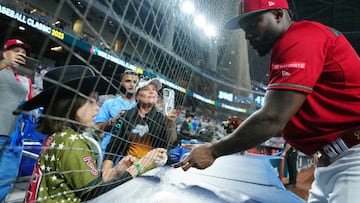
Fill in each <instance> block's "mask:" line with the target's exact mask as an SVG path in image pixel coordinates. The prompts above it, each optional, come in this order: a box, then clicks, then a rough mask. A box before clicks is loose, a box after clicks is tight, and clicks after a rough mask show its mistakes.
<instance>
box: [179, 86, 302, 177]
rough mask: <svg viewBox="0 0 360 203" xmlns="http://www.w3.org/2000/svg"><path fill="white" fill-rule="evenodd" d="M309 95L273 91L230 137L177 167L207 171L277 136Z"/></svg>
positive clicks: (199, 149) (198, 151)
mask: <svg viewBox="0 0 360 203" xmlns="http://www.w3.org/2000/svg"><path fill="white" fill-rule="evenodd" d="M305 98H306V94H304V93H300V92H296V91H287V90H269V91H268V92H267V93H266V95H265V102H264V106H263V107H262V108H261V109H259V110H258V111H256V112H255V113H253V114H252V115H251V116H249V117H248V118H247V119H246V120H245V121H244V122H243V123H241V125H240V126H239V127H238V128H237V129H236V130H235V131H234V132H233V133H231V134H230V135H228V136H226V137H225V138H223V139H221V140H219V141H218V142H216V143H212V144H205V145H200V146H198V147H196V148H194V149H193V150H192V152H191V153H190V154H189V156H187V158H185V159H184V160H182V161H180V162H178V163H176V164H174V165H173V166H174V167H175V168H177V167H182V168H183V169H184V170H185V171H186V170H188V169H189V168H190V167H196V168H199V169H204V168H207V167H209V166H210V165H212V163H213V162H214V161H215V159H216V158H217V157H220V156H223V155H228V154H233V153H236V152H241V151H244V150H247V149H249V148H252V147H254V146H256V145H258V144H261V143H263V142H264V141H266V140H267V139H269V138H270V137H274V136H277V135H278V134H279V133H280V132H281V131H282V129H283V128H284V127H285V125H286V124H287V123H288V122H289V120H290V118H291V117H292V116H293V115H294V114H295V113H296V112H297V111H298V110H299V108H300V107H301V105H302V104H303V102H304V101H305Z"/></svg>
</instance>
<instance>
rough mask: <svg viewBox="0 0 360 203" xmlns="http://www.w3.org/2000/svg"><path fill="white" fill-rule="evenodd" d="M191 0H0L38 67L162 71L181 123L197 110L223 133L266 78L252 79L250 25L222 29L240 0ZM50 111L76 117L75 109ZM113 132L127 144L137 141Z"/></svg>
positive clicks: (257, 99)
mask: <svg viewBox="0 0 360 203" xmlns="http://www.w3.org/2000/svg"><path fill="white" fill-rule="evenodd" d="M192 3H193V4H192V6H190V7H189V5H188V7H184V5H186V4H187V1H185V0H121V1H117V0H87V1H85V0H47V1H41V0H6V1H0V5H1V9H0V13H1V14H0V19H1V24H2V25H1V26H2V30H3V31H2V32H3V33H2V39H4V40H6V39H9V38H11V37H14V36H17V37H20V38H22V39H23V40H24V41H26V42H27V43H28V44H30V45H31V46H32V51H31V53H30V56H31V57H32V58H35V59H36V60H38V66H39V67H38V69H37V72H38V73H37V74H40V72H41V71H42V70H47V68H48V69H50V70H51V69H52V68H54V67H57V66H67V65H85V66H88V67H90V68H91V69H92V70H93V71H94V73H95V74H97V75H100V76H101V77H103V78H105V77H108V79H109V80H110V81H112V80H114V79H115V80H119V78H120V75H121V74H122V73H123V72H124V71H125V70H128V69H130V70H133V71H136V72H137V73H139V74H141V75H142V77H148V78H158V79H159V80H160V81H161V82H162V83H163V86H164V87H166V88H171V89H174V90H175V109H177V110H178V119H177V124H178V125H181V123H182V121H183V120H184V114H185V112H193V113H195V116H196V118H198V119H199V120H200V121H201V122H202V127H203V128H204V129H206V130H205V131H211V132H209V133H212V134H216V135H217V137H222V136H224V134H225V132H224V129H223V126H222V121H224V120H226V119H227V118H228V117H229V116H233V115H237V116H239V117H242V118H245V117H247V116H248V115H249V114H251V113H252V112H253V111H254V110H255V109H256V108H258V107H260V105H261V100H262V96H263V92H264V85H263V84H262V82H263V81H265V80H259V81H258V82H256V81H251V80H250V72H249V59H248V48H247V42H246V40H245V39H244V33H243V32H242V31H226V30H224V29H223V24H224V23H225V21H226V20H227V19H229V18H230V17H231V16H234V15H236V13H237V8H238V1H237V0H226V1H219V0H199V1H195V2H192ZM250 60H252V59H251V58H250ZM255 60H256V59H255ZM262 79H263V78H262ZM35 80H36V76H35V78H34V81H33V83H34V84H35V85H34V88H35V92H36V93H39V92H41V91H42V87H41V85H39V84H41V83H37V81H35ZM53 82H54V81H53ZM77 90H78V89H77V88H73V89H72V90H71V91H75V92H76V91H77ZM159 93H160V95H161V94H162V93H161V91H159ZM71 106H72V105H71ZM69 108H71V107H69ZM41 116H42V117H47V115H46V113H43V114H42V115H41ZM52 119H60V120H61V119H63V120H66V121H68V122H70V123H74V121H71V119H70V118H69V117H67V118H52ZM153 119H154V120H152V124H153V125H156V124H158V126H156V127H154V128H157V129H158V131H161V130H163V129H164V128H165V127H164V126H161V125H160V124H159V123H158V118H153ZM124 122H127V123H129V126H131V125H132V127H134V126H133V125H134V124H133V123H130V122H129V121H128V120H124ZM75 123H76V122H75ZM102 132H105V131H102ZM154 132H157V131H154ZM112 136H113V137H116V138H118V139H119V140H120V142H124V143H126V142H127V143H128V144H131V143H134V142H137V140H136V139H135V140H131V139H125V138H124V137H123V136H122V135H119V134H116V135H112ZM150 137H151V138H149V139H157V141H154V142H155V144H154V143H153V144H154V146H157V145H159V146H163V145H160V144H156V142H158V143H167V145H168V146H169V147H168V148H169V149H170V148H173V147H175V146H176V145H177V144H178V142H175V143H172V144H170V145H169V143H168V140H166V139H165V138H159V137H158V135H157V134H156V133H150ZM140 145H141V144H140ZM142 145H145V144H144V143H142ZM58 147H59V146H58ZM71 172H72V171H65V172H61V174H62V175H60V176H63V173H71ZM44 175H45V176H46V175H51V174H44ZM84 190H85V189H84Z"/></svg>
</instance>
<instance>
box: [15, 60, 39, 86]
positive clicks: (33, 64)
mask: <svg viewBox="0 0 360 203" xmlns="http://www.w3.org/2000/svg"><path fill="white" fill-rule="evenodd" d="M25 60H26V63H25V65H19V66H18V67H17V68H16V72H17V73H19V74H20V75H24V76H27V77H29V78H31V79H32V80H34V77H35V71H36V69H37V68H38V65H39V61H38V60H36V59H34V58H31V57H27V56H26V57H25Z"/></svg>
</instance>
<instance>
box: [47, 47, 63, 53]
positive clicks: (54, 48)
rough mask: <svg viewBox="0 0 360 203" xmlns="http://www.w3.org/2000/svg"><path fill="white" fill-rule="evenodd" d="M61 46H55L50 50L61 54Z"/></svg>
mask: <svg viewBox="0 0 360 203" xmlns="http://www.w3.org/2000/svg"><path fill="white" fill-rule="evenodd" d="M62 49H63V48H62V46H56V47H52V48H51V49H50V50H51V51H56V52H61V51H62Z"/></svg>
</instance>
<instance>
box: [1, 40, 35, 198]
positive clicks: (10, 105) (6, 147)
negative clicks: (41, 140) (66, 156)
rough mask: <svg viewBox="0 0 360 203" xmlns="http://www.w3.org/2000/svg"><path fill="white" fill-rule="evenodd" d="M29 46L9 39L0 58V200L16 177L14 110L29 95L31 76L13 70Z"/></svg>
mask: <svg viewBox="0 0 360 203" xmlns="http://www.w3.org/2000/svg"><path fill="white" fill-rule="evenodd" d="M29 51H30V46H29V45H27V44H25V43H24V42H23V41H21V40H19V39H10V40H8V41H7V42H6V43H5V45H4V49H3V59H2V60H1V61H0V98H1V105H0V180H1V181H0V202H2V201H3V200H4V199H5V197H6V195H7V193H8V192H9V191H10V190H11V188H12V185H13V183H14V182H15V180H16V177H17V175H18V170H19V164H20V159H21V150H14V149H13V148H14V147H21V146H10V143H11V133H12V132H13V131H14V129H15V124H16V122H17V118H16V116H14V115H13V113H12V112H13V111H14V110H15V109H16V108H17V106H18V105H19V104H20V103H21V102H22V101H24V100H27V99H29V98H30V97H29V95H30V96H31V80H30V79H29V78H26V77H25V76H20V75H18V74H16V68H18V67H19V65H24V64H25V62H26V59H25V56H26V54H27V53H29Z"/></svg>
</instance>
